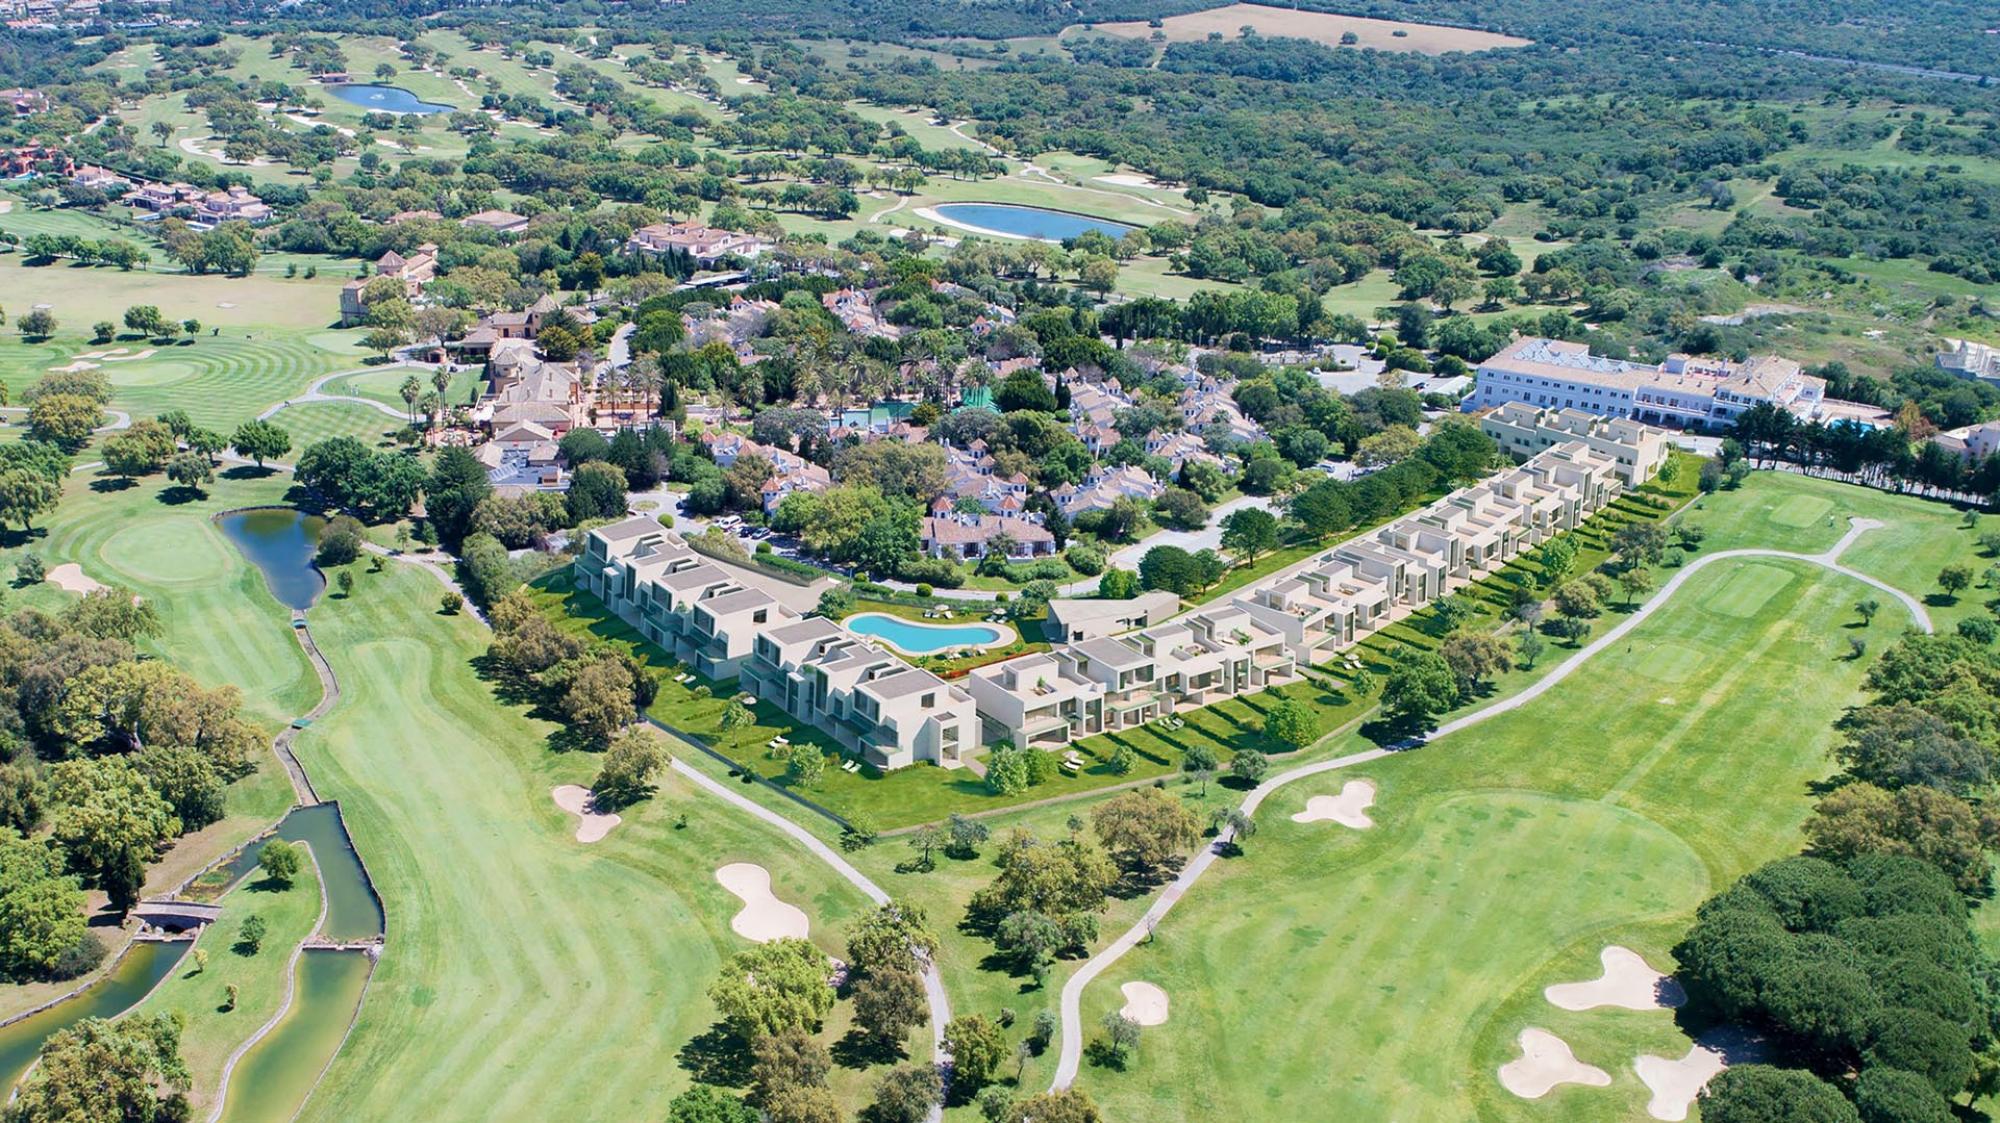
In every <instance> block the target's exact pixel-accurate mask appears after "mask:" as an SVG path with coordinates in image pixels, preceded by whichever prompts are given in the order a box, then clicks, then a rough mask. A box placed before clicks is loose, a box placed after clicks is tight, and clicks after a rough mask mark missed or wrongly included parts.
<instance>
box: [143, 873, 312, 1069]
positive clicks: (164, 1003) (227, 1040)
mask: <svg viewBox="0 0 2000 1123" xmlns="http://www.w3.org/2000/svg"><path fill="white" fill-rule="evenodd" d="M319 914H320V890H319V878H318V877H317V876H316V875H315V873H314V867H313V863H312V862H311V861H310V860H308V861H307V862H306V863H305V865H304V867H303V868H302V869H300V871H299V876H298V877H297V878H295V879H293V881H292V883H291V884H290V885H289V886H286V885H280V884H279V883H277V882H274V881H271V880H270V879H268V878H265V877H264V876H263V874H262V873H261V872H260V871H257V870H252V871H251V872H250V874H249V876H248V877H247V878H246V879H245V880H244V882H243V883H242V884H240V885H238V886H237V887H236V888H235V889H232V890H230V892H229V894H228V895H227V896H225V897H223V898H222V919H221V920H218V921H216V922H215V923H214V924H211V925H209V926H208V927H207V928H205V929H203V930H202V933H201V936H200V938H199V939H198V940H196V942H195V948H196V950H200V951H206V952H207V953H208V967H207V969H206V970H198V969H197V968H196V967H195V964H194V953H193V952H189V953H188V955H187V956H186V957H185V958H183V959H182V960H181V962H180V965H179V966H178V967H176V968H174V973H173V974H172V975H171V976H169V977H168V978H167V979H166V980H165V981H164V982H162V983H161V984H160V985H159V987H158V988H157V989H155V990H154V991H153V993H152V994H150V995H148V996H147V998H146V1001H145V1002H143V1003H141V1004H140V1005H139V1007H138V1012H139V1013H141V1014H179V1015H181V1016H182V1017H184V1018H185V1019H186V1025H187V1029H186V1031H185V1032H183V1033H182V1034H181V1057H182V1059H183V1060H185V1061H187V1065H188V1071H189V1073H190V1074H192V1076H193V1077H194V1084H193V1088H192V1089H191V1091H190V1092H189V1099H190V1100H192V1101H193V1103H194V1105H195V1107H196V1108H201V1107H202V1106H204V1105H206V1104H211V1103H213V1102H214V1096H215V1091H216V1087H217V1085H218V1084H219V1083H220V1081H221V1079H222V1066H223V1064H224V1063H225V1062H226V1061H227V1060H228V1059H229V1054H230V1053H232V1052H234V1051H235V1049H236V1047H237V1046H238V1045H241V1044H242V1043H243V1042H245V1041H248V1040H249V1039H250V1035H251V1034H253V1033H256V1032H257V1030H258V1028H259V1027H261V1026H262V1025H263V1024H264V1023H265V1022H267V1021H269V1020H270V1018H271V1016H272V1015H273V1014H276V1013H277V1012H278V1007H279V1006H280V1005H281V1004H282V1003H283V1002H284V999H285V982H286V979H287V978H288V977H289V976H290V974H291V961H292V951H293V949H294V948H296V947H298V945H299V943H300V942H301V941H303V940H305V939H306V938H308V937H310V936H311V935H312V934H313V931H314V929H316V928H317V927H318V925H319ZM252 916H261V917H263V918H264V923H265V925H266V926H267V930H266V932H265V935H264V939H263V942H262V944H261V945H260V947H259V950H257V951H256V952H250V951H248V949H247V947H246V946H245V945H244V944H243V943H242V942H241V941H242V935H243V925H244V922H245V921H247V920H249V919H250V918H251V917H252ZM232 983H233V984H235V985H236V987H237V995H236V1006H235V1008H234V1009H225V1008H226V1007H227V1006H228V1004H229V997H228V996H229V986H230V984H232Z"/></svg>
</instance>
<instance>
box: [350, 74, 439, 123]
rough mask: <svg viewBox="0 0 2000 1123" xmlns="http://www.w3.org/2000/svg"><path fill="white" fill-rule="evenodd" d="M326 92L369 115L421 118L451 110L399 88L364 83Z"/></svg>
mask: <svg viewBox="0 0 2000 1123" xmlns="http://www.w3.org/2000/svg"><path fill="white" fill-rule="evenodd" d="M326 91H327V92H328V93H330V94H332V95H333V96H334V97H337V98H339V99H340V100H342V101H344V102H348V103H350V104H353V105H358V106H360V107H361V108H363V109H366V110H368V111H369V112H371V113H414V114H416V115H418V116H419V117H422V116H425V115H427V114H431V113H449V112H451V111H452V108H453V107H452V106H449V105H440V104H438V103H437V102H434V101H425V100H424V99H422V98H420V97H418V96H417V95H415V94H413V93H411V92H410V91H408V90H406V89H404V88H402V87H401V86H372V85H369V84H367V83H365V82H364V83H360V84H355V85H346V84H342V85H333V86H328V87H327V88H326Z"/></svg>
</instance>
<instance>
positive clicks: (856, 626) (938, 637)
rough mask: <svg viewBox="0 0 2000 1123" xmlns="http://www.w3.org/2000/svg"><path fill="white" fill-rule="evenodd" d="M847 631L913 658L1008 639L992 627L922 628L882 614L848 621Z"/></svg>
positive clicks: (854, 617)
mask: <svg viewBox="0 0 2000 1123" xmlns="http://www.w3.org/2000/svg"><path fill="white" fill-rule="evenodd" d="M847 630H848V631H850V632H854V633H856V634H858V635H864V636H874V637H875V638H877V639H880V640H884V641H886V642H888V643H889V644H892V645H893V646H895V647H896V648H897V649H899V650H901V651H906V652H908V653H910V654H912V655H929V654H930V653H931V652H933V651H945V650H949V649H951V648H955V647H981V646H984V645H986V644H992V643H1001V642H1004V641H1005V640H1006V639H1007V632H1006V630H1005V629H1003V628H1000V627H998V626H996V625H993V624H920V623H918V622H917V621H915V620H905V619H903V618H902V617H900V616H887V615H884V614H882V613H880V612H864V613H862V614H861V615H859V616H850V617H848V618H847Z"/></svg>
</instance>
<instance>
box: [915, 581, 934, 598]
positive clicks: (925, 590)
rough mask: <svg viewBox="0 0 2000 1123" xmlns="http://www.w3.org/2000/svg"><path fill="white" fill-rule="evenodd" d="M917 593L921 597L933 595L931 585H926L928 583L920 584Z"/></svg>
mask: <svg viewBox="0 0 2000 1123" xmlns="http://www.w3.org/2000/svg"><path fill="white" fill-rule="evenodd" d="M917 595H918V596H920V597H927V596H930V595H931V587H930V586H929V585H926V584H919V585H918V586H917Z"/></svg>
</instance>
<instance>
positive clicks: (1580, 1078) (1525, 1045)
mask: <svg viewBox="0 0 2000 1123" xmlns="http://www.w3.org/2000/svg"><path fill="white" fill-rule="evenodd" d="M1520 1041H1521V1057H1520V1059H1519V1060H1513V1061H1508V1062H1507V1063H1506V1064H1504V1065H1501V1066H1500V1084H1501V1086H1502V1087H1504V1088H1506V1089H1507V1090H1508V1091H1509V1092H1512V1093H1514V1094H1515V1095H1517V1096H1519V1097H1521V1098H1522V1099H1524V1100H1539V1099H1541V1098H1542V1097H1543V1096H1546V1095H1548V1094H1549V1093H1550V1092H1552V1091H1554V1090H1555V1088H1556V1086H1557V1085H1559V1084H1587V1085H1589V1086H1590V1087H1592V1088H1603V1087H1606V1086H1608V1085H1609V1084H1610V1083H1611V1074H1610V1073H1607V1072H1605V1071H1604V1070H1603V1069H1601V1068H1598V1067H1597V1066H1595V1065H1587V1064H1584V1063H1583V1062H1582V1061H1579V1060H1577V1059H1576V1054H1574V1053H1572V1052H1570V1051H1569V1042H1567V1041H1564V1040H1563V1039H1562V1038H1560V1037H1557V1036H1556V1035H1555V1034H1553V1033H1550V1032H1549V1031H1548V1030H1545V1029H1534V1028H1529V1029H1524V1030H1522V1031H1521V1038H1520ZM1662 1118H1664V1117H1662Z"/></svg>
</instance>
